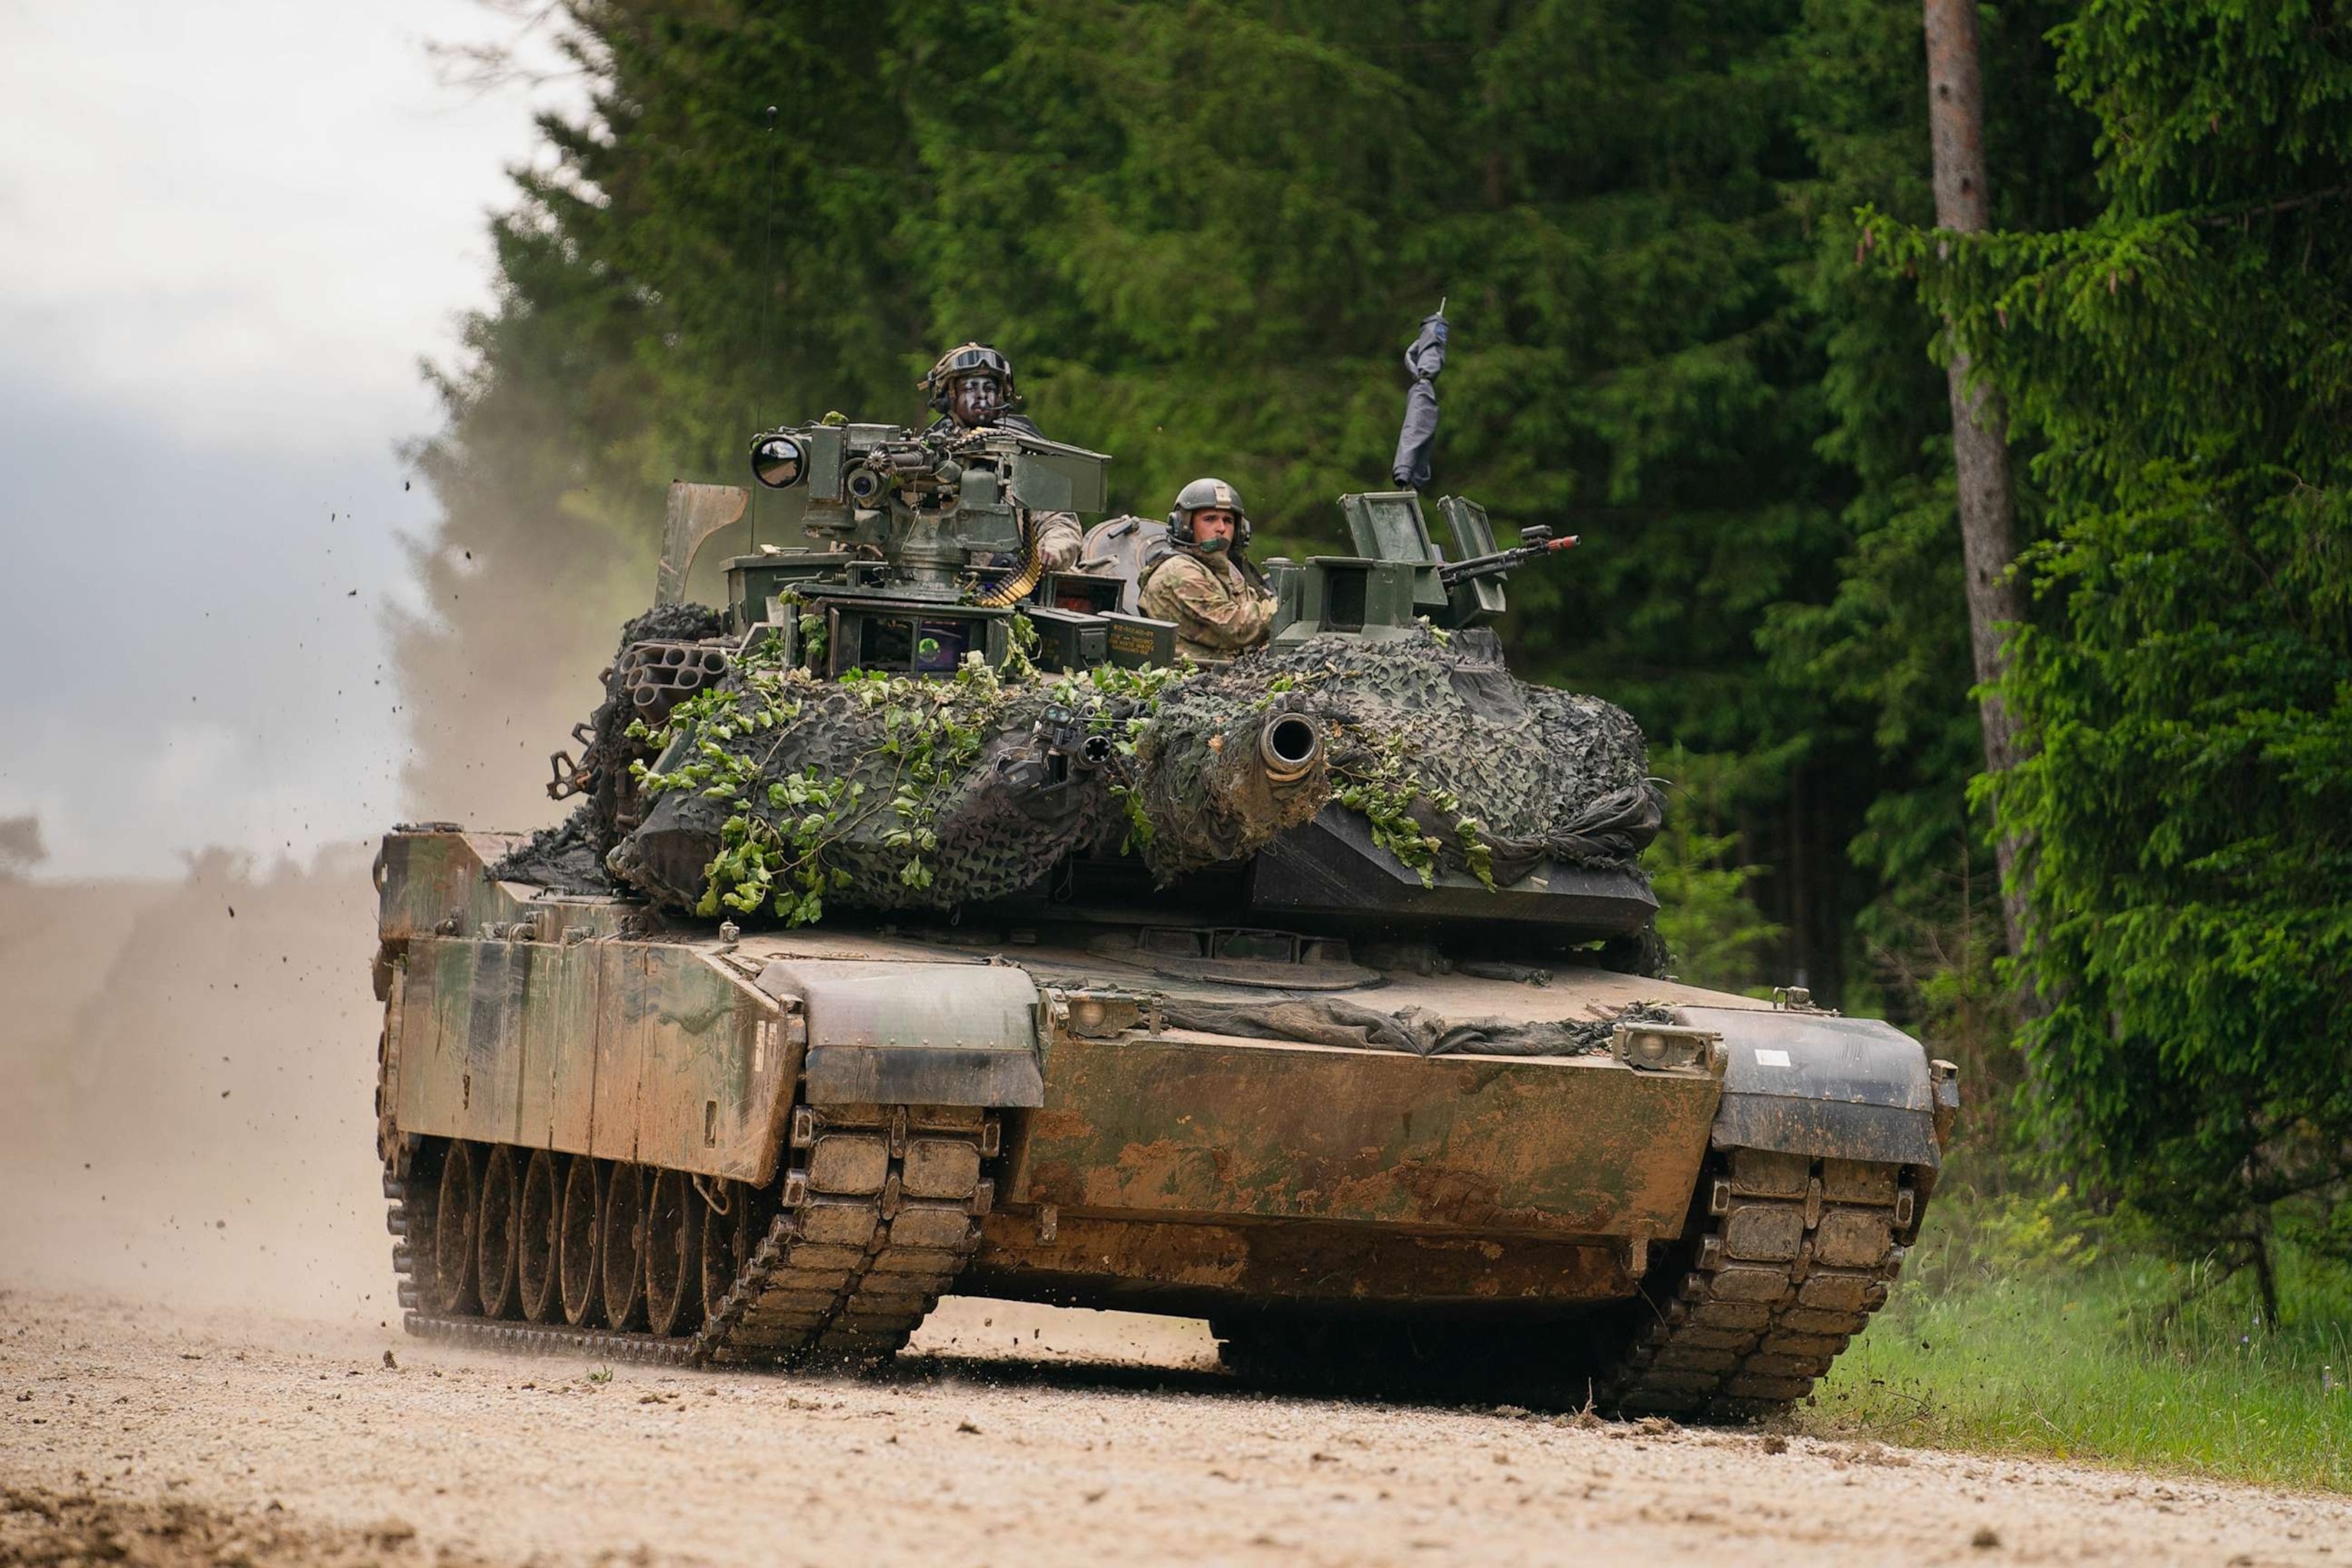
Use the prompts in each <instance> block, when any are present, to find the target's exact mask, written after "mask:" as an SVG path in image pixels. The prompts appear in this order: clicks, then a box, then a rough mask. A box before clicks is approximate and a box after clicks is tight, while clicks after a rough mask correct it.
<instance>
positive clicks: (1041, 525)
mask: <svg viewBox="0 0 2352 1568" xmlns="http://www.w3.org/2000/svg"><path fill="white" fill-rule="evenodd" d="M922 387H923V391H924V392H925V394H927V395H928V397H929V403H930V405H931V408H932V410H933V411H934V412H936V413H937V414H938V415H939V417H938V418H937V419H935V420H933V421H932V422H931V426H930V428H929V429H928V430H926V431H924V432H923V433H924V434H925V435H927V436H939V435H958V434H961V432H963V431H966V430H979V429H984V428H994V429H999V430H1018V431H1020V432H1021V433H1022V434H1023V435H1025V436H1035V437H1038V438H1039V439H1041V440H1042V439H1044V433H1043V432H1042V431H1040V430H1039V429H1038V428H1037V426H1035V425H1034V424H1032V423H1031V422H1030V421H1029V420H1028V419H1027V418H1026V417H1025V416H1022V415H1020V414H1017V413H1015V412H1014V410H1015V409H1017V408H1019V407H1020V406H1021V395H1020V393H1019V391H1018V390H1016V388H1015V386H1014V384H1013V362H1012V361H1011V360H1009V359H1006V358H1005V357H1004V356H1003V354H1001V353H997V352H996V351H995V350H994V349H992V348H991V347H989V346H988V345H987V344H986V343H965V344H964V345H963V346H962V347H961V348H952V349H950V350H949V351H948V352H947V353H943V354H941V355H940V359H939V363H937V364H935V365H933V366H931V373H930V374H929V375H927V376H925V377H923V380H922ZM1035 515H1036V522H1037V549H1038V553H1039V554H1041V555H1042V556H1043V557H1044V558H1045V570H1046V571H1048V572H1066V571H1068V570H1069V569H1070V568H1071V567H1073V566H1075V565H1076V564H1077V561H1078V546H1079V543H1080V542H1081V538H1082V535H1081V533H1080V531H1079V528H1078V519H1077V515H1076V513H1075V512H1066V511H1041V512H1038V513H1036V514H1035ZM1008 564H1009V563H1008Z"/></svg>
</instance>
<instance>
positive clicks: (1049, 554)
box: [1034, 511, 1086, 572]
mask: <svg viewBox="0 0 2352 1568" xmlns="http://www.w3.org/2000/svg"><path fill="white" fill-rule="evenodd" d="M1034 516H1035V518H1036V520H1037V553H1038V554H1039V555H1041V556H1043V557H1044V558H1045V570H1046V571H1048V572H1067V571H1068V570H1069V569H1070V568H1071V567H1073V566H1076V564H1077V563H1078V550H1079V548H1080V546H1081V545H1083V544H1084V543H1085V542H1086V534H1085V533H1084V531H1081V530H1080V529H1079V527H1078V514H1077V513H1076V512H1074V511H1041V512H1037V513H1034Z"/></svg>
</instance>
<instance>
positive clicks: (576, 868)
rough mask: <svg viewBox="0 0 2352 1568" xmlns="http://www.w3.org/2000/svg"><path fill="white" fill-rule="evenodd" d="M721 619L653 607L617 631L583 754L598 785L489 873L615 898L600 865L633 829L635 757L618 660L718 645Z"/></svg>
mask: <svg viewBox="0 0 2352 1568" xmlns="http://www.w3.org/2000/svg"><path fill="white" fill-rule="evenodd" d="M726 624H727V620H726V616H725V615H724V614H723V613H722V612H720V611H718V610H714V609H712V608H710V607H709V605H655V606H654V607H653V608H652V609H650V610H647V611H646V613H645V614H643V615H641V616H637V617H635V619H634V620H632V621H630V622H629V623H628V624H627V625H626V626H623V627H622V628H621V642H620V646H619V647H616V648H614V650H613V662H612V663H611V664H610V665H607V666H606V667H605V668H604V677H603V679H604V701H603V702H602V703H600V704H599V705H598V706H597V709H596V711H595V712H594V713H593V715H591V716H590V718H589V720H588V726H587V727H588V730H589V731H590V733H589V740H588V747H587V750H586V752H583V754H582V756H581V758H580V762H581V765H582V766H583V767H584V768H585V769H586V770H587V771H588V772H589V773H591V774H592V775H593V777H594V779H595V783H594V784H593V786H592V787H591V788H590V789H589V791H588V793H587V797H586V798H585V799H584V800H583V801H582V802H581V803H580V805H579V807H578V808H577V809H576V810H574V811H573V812H572V815H571V816H568V817H566V818H565V819H564V820H563V821H562V823H561V824H559V825H557V826H553V827H545V828H541V830H540V831H539V832H537V833H534V834H532V835H531V836H530V841H529V842H527V843H525V844H522V845H520V846H519V847H516V848H515V849H514V850H513V851H512V852H511V853H509V855H507V856H506V857H505V858H503V859H501V860H499V863H498V864H497V865H495V866H492V867H491V868H490V875H491V876H493V877H497V878H499V879H503V880H509V881H517V882H530V883H532V884H534V885H536V886H539V887H542V888H551V889H555V890H556V891H558V892H564V893H611V892H614V891H616V890H617V889H616V886H615V884H614V881H613V879H612V878H611V877H610V876H608V875H607V874H606V873H605V870H604V857H605V855H606V854H607V853H608V852H610V850H611V849H612V847H613V846H614V844H616V843H618V842H619V841H620V839H621V837H622V835H623V834H624V833H625V831H627V829H628V828H629V827H631V826H635V816H633V815H631V814H630V812H629V807H630V805H632V803H633V795H634V792H633V790H632V789H631V787H630V780H629V762H630V760H631V758H632V757H634V756H635V755H636V753H637V752H638V751H639V750H640V747H639V746H638V743H637V742H634V741H632V740H631V739H630V738H629V736H628V728H629V723H630V721H631V720H633V719H634V718H635V713H634V712H633V711H632V710H631V708H630V705H629V704H628V702H627V701H626V700H625V699H624V697H623V695H622V693H621V691H620V689H619V687H618V682H617V680H616V679H615V672H616V671H617V670H618V669H619V668H620V664H621V656H622V655H624V654H625V653H627V652H628V651H629V649H630V648H632V647H635V646H636V645H637V644H638V643H643V642H698V641H700V640H701V639H703V638H705V637H717V636H718V635H719V633H720V631H722V630H723V629H724V628H725V626H726Z"/></svg>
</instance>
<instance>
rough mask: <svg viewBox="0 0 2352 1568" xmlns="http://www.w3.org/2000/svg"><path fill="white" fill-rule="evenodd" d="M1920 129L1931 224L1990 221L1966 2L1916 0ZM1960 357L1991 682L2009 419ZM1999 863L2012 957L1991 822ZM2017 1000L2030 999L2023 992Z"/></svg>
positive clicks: (1966, 466) (2014, 887)
mask: <svg viewBox="0 0 2352 1568" xmlns="http://www.w3.org/2000/svg"><path fill="white" fill-rule="evenodd" d="M1926 4H1927V129H1928V132H1929V136H1930V139H1931V141H1932V142H1933V144H1934V150H1935V172H1936V226H1937V228H1941V229H1950V230H1952V231H1953V232H1955V233H1958V234H1979V233H1982V232H1983V231H1984V230H1986V229H1988V228H1990V227H1991V226H1992V205H1991V202H1990V198H1989V197H1988V195H1987V193H1986V189H1985V153H1984V89H1983V86H1982V84H1981V83H1980V81H1979V79H1978V75H1977V6H1976V0H1926ZM1969 369H1970V362H1969V354H1968V353H1967V351H1966V350H1965V348H1964V347H1962V346H1961V345H1959V344H1957V343H1956V344H1955V345H1954V347H1953V353H1952V363H1951V368H1950V371H1949V373H1948V374H1949V380H1950V386H1951V396H1952V467H1953V469H1954V472H1955V474H1956V476H1957V478H1958V490H1959V511H1960V545H1961V553H1962V556H1963V558H1964V561H1965V563H1966V565H1967V570H1968V592H1969V652H1970V654H1971V655H1972V656H1973V657H1974V660H1975V665H1976V678H1977V684H1978V685H1979V686H1982V687H1987V688H1990V687H1991V686H1992V685H1993V683H1994V682H1996V681H1998V680H1999V679H2000V675H2001V672H2002V670H2003V669H2004V668H2007V666H2008V663H2009V656H2008V651H2007V649H2006V647H2004V646H2003V641H2002V633H2001V630H2000V628H2001V626H2004V625H2008V624H2014V623H2016V622H2018V621H2020V620H2022V619H2023V618H2024V611H2023V608H2022V605H2021V600H2020V597H2019V595H2018V591H2017V584H2016V582H2015V581H2014V580H2013V579H2012V578H2011V575H2010V568H2011V564H2012V563H2014V561H2015V560H2016V557H2017V510H2016V503H2015V500H2014V499H2013V497H2012V495H2011V489H2010V479H2009V417H2008V414H2007V412H2006V410H2004V409H2003V407H2002V406H2001V401H2000V394H1999V393H1997V392H1995V391H1994V390H1993V389H1992V388H1991V387H1990V386H1983V385H1979V386H1976V387H1973V388H1972V387H1970V386H1969ZM1981 718H1982V721H1983V727H1984V754H1985V769H1986V771H1987V772H1989V773H2000V772H2001V771H2002V770H2004V769H2006V768H2007V767H2008V766H2009V765H2010V764H2011V763H2012V762H2014V761H2016V758H2017V740H2016V732H2015V730H2014V728H2013V727H2012V725H2011V722H2010V717H2009V710H2008V709H2007V708H2006V707H2004V706H2003V705H2002V702H2001V700H2000V694H1999V692H1997V691H1994V690H1990V689H1989V690H1988V691H1987V692H1986V694H1985V697H1984V700H1983V708H1982V713H1981ZM1994 835H1995V839H1994V841H1995V844H1996V846H1997V850H1998V854H1999V856H2000V879H2001V900H2000V909H2001V918H2002V922H2003V924H2004V925H2005V926H2006V928H2007V932H2006V934H2007V936H2008V938H2009V951H2010V952H2011V955H2012V956H2014V955H2017V954H2020V953H2022V952H2024V951H2025V946H2024V936H2025V920H2026V913H2025V878H2024V874H2023V873H2022V872H2021V870H2020V868H2019V865H2018V862H2019V859H2020V847H2019V844H2018V840H2017V837H2016V835H2014V834H2011V833H2008V832H2005V831H2003V830H2002V829H2001V828H2000V824H1999V823H1998V821H1996V822H1995V824H1994ZM2020 1000H2021V1003H2024V1004H2026V1005H2029V1006H2030V1005H2031V1000H2032V999H2031V997H2030V996H2021V998H2020Z"/></svg>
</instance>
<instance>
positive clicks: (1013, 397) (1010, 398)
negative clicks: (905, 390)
mask: <svg viewBox="0 0 2352 1568" xmlns="http://www.w3.org/2000/svg"><path fill="white" fill-rule="evenodd" d="M968 375H985V376H989V377H991V378H992V379H993V380H995V381H997V382H998V383H1000V384H1003V388H1004V401H1003V405H1001V406H999V407H998V409H997V410H996V412H998V413H999V414H1010V413H1012V412H1013V410H1014V409H1016V408H1018V407H1020V406H1021V394H1020V391H1019V388H1018V386H1017V385H1016V384H1015V383H1014V381H1013V362H1012V361H1011V360H1009V359H1006V358H1005V357H1004V356H1003V354H1001V353H997V351H996V350H994V349H992V348H991V347H989V346H988V345H987V344H986V343H982V342H968V343H962V344H960V345H958V346H957V347H955V348H951V349H950V350H948V352H947V353H943V354H941V355H940V358H939V363H936V364H934V365H932V366H931V369H930V374H928V375H926V376H924V377H923V379H922V380H921V381H920V382H919V383H918V384H919V386H921V387H922V389H923V391H924V394H925V395H926V396H927V397H928V399H929V403H930V405H931V411H932V412H933V413H935V414H945V413H946V412H947V411H948V403H949V394H950V391H951V390H952V389H953V387H954V385H955V384H956V383H957V382H959V381H961V380H962V379H963V378H964V377H965V376H968Z"/></svg>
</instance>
